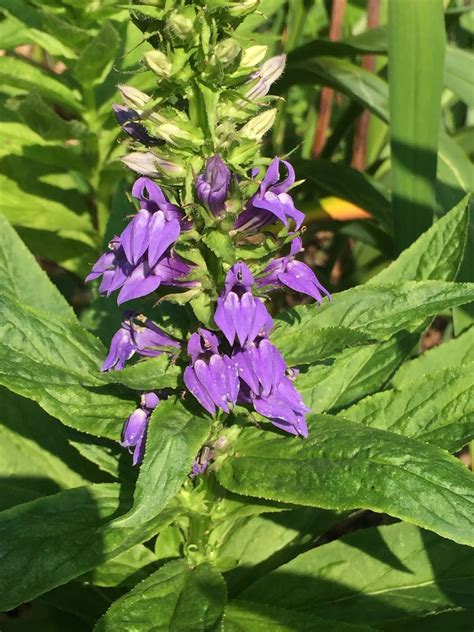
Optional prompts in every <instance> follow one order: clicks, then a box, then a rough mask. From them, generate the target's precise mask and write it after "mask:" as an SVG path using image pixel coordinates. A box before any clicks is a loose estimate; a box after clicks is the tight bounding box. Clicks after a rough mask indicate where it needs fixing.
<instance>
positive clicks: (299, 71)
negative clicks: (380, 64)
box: [277, 57, 388, 120]
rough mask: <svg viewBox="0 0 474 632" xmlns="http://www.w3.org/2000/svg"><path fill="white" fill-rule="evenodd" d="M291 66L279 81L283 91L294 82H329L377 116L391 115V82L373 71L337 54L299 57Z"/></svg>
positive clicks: (278, 86) (278, 85)
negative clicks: (302, 58)
mask: <svg viewBox="0 0 474 632" xmlns="http://www.w3.org/2000/svg"><path fill="white" fill-rule="evenodd" d="M287 70H288V72H287V73H286V74H284V75H283V77H282V78H281V79H279V81H278V84H277V90H278V92H279V93H281V92H284V91H285V90H287V89H288V87H289V86H291V85H294V84H297V85H299V84H317V85H323V86H329V87H331V88H334V89H335V90H337V91H339V92H342V93H343V94H346V95H347V96H349V97H350V98H351V99H353V100H354V101H356V102H357V103H360V104H361V105H362V106H363V107H364V108H367V109H368V110H370V111H371V112H373V113H374V114H375V115H376V116H379V117H380V118H382V119H384V120H386V119H387V110H388V91H387V84H386V82H385V81H384V80H383V79H381V78H380V77H378V76H377V75H376V74H374V73H373V72H369V71H368V70H365V69H364V68H361V67H360V66H356V65H355V64H351V63H350V62H348V61H346V60H344V59H337V58H335V57H317V58H313V59H310V60H304V61H296V62H294V63H292V64H290V65H289V66H288V68H287Z"/></svg>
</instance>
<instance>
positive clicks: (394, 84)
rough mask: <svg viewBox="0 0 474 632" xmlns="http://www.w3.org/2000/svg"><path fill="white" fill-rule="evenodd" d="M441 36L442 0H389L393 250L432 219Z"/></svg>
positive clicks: (399, 248)
mask: <svg viewBox="0 0 474 632" xmlns="http://www.w3.org/2000/svg"><path fill="white" fill-rule="evenodd" d="M445 40H446V36H445V27H444V15H443V2H442V0H434V1H431V2H427V1H422V2H412V1H411V0H398V2H391V3H389V12H388V62H389V68H390V72H389V85H390V136H391V141H390V143H391V181H392V187H391V188H392V209H393V230H394V242H395V249H396V250H397V251H398V252H401V251H402V250H404V249H405V248H407V247H408V246H409V245H410V244H411V243H412V242H413V241H415V239H417V237H418V236H419V235H421V233H423V231H425V230H426V229H427V228H429V226H430V225H431V223H432V221H433V213H434V210H435V202H436V199H435V183H436V159H437V158H436V157H437V153H438V135H439V121H440V116H441V91H442V81H443V67H444V53H445Z"/></svg>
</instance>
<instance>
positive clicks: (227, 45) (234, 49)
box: [215, 37, 242, 64]
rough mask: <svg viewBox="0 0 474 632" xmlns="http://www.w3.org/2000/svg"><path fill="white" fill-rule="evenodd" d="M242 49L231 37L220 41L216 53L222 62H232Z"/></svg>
mask: <svg viewBox="0 0 474 632" xmlns="http://www.w3.org/2000/svg"><path fill="white" fill-rule="evenodd" d="M241 50H242V49H241V48H240V46H239V45H238V43H237V42H236V41H235V40H234V39H232V38H231V37H229V38H228V39H225V40H222V42H219V44H218V45H217V46H216V49H215V55H216V57H217V59H218V60H219V61H220V62H221V64H231V63H232V62H233V61H235V59H236V58H237V57H238V55H239V53H240V51H241Z"/></svg>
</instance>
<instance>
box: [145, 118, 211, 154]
mask: <svg viewBox="0 0 474 632" xmlns="http://www.w3.org/2000/svg"><path fill="white" fill-rule="evenodd" d="M186 128H188V129H186ZM153 131H154V133H155V134H156V136H158V137H159V138H162V139H163V140H165V141H166V142H168V143H170V144H171V145H174V146H175V147H180V148H182V149H189V148H196V147H200V146H201V145H202V144H203V142H204V141H203V139H202V137H200V136H201V134H200V133H199V130H197V129H196V128H194V127H192V126H191V125H186V126H184V125H182V124H181V125H179V126H178V125H175V124H174V123H170V122H166V123H162V124H161V125H158V126H157V127H155V128H153Z"/></svg>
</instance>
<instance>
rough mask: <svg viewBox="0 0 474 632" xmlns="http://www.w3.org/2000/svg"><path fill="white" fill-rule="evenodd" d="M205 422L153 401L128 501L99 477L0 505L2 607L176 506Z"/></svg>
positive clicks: (136, 534)
mask: <svg viewBox="0 0 474 632" xmlns="http://www.w3.org/2000/svg"><path fill="white" fill-rule="evenodd" d="M160 409H161V413H162V416H160V415H159V414H158V413H159V412H160ZM209 427H210V420H207V419H204V418H202V417H197V416H192V415H191V414H190V413H188V412H187V411H186V410H185V409H184V408H183V407H182V405H181V404H179V402H175V401H170V400H168V401H167V402H163V403H161V404H160V405H159V406H158V408H157V409H156V410H155V412H154V414H153V417H152V419H151V421H150V426H149V432H148V438H147V447H146V453H145V459H144V461H143V463H142V465H141V467H140V474H139V477H138V481H137V486H136V489H135V495H134V501H133V504H132V499H131V498H130V496H129V493H128V490H127V489H126V488H122V487H120V486H119V485H115V484H111V485H108V484H107V485H106V484H103V485H93V486H90V487H83V488H79V489H72V490H67V491H65V492H60V493H58V494H55V495H53V496H48V497H46V498H42V499H39V500H38V501H34V502H30V503H25V504H23V505H19V506H18V507H16V508H13V509H11V510H8V511H4V512H0V557H1V559H2V564H1V565H0V585H1V586H2V591H1V592H0V609H1V610H11V609H12V608H15V607H16V606H17V605H19V604H22V603H24V602H26V601H31V600H32V599H33V598H34V597H36V596H37V595H40V594H42V593H44V592H46V591H48V590H50V589H52V588H54V587H56V586H59V585H61V584H64V583H66V582H68V581H70V580H71V579H73V578H74V577H78V576H79V575H83V574H84V573H86V572H87V571H90V570H91V569H93V568H95V567H96V566H98V565H99V564H101V563H103V562H105V561H106V560H109V559H113V558H114V557H116V556H117V555H119V554H120V553H121V552H122V551H125V550H127V549H129V548H130V547H132V546H134V545H136V544H139V543H142V542H145V541H146V540H148V539H149V538H150V537H151V536H152V535H153V534H154V533H156V532H157V531H159V529H160V528H161V527H162V526H163V525H166V524H168V523H169V522H170V520H173V518H174V515H175V509H173V508H172V507H170V509H169V510H165V511H163V510H164V507H165V505H166V504H167V503H168V502H169V501H170V500H171V498H172V497H173V496H174V495H175V494H176V493H177V492H178V490H179V488H180V486H181V484H182V482H183V481H184V479H185V478H186V475H187V474H188V472H189V471H190V470H191V466H192V463H193V460H194V458H195V455H196V453H197V451H198V449H199V447H200V446H201V445H202V443H203V442H204V441H205V439H206V437H207V434H208V432H209ZM167 511H169V512H171V513H170V516H167V513H166V512H167Z"/></svg>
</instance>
